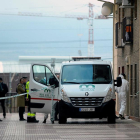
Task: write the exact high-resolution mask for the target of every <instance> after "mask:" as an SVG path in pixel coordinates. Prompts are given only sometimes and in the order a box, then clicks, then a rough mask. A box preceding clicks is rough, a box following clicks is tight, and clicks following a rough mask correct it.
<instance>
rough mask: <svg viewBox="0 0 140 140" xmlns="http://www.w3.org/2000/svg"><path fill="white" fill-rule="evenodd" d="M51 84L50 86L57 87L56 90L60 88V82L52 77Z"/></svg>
mask: <svg viewBox="0 0 140 140" xmlns="http://www.w3.org/2000/svg"><path fill="white" fill-rule="evenodd" d="M49 84H50V85H55V88H56V87H58V86H59V82H58V81H57V79H56V78H55V77H54V76H52V77H51V78H50V79H49Z"/></svg>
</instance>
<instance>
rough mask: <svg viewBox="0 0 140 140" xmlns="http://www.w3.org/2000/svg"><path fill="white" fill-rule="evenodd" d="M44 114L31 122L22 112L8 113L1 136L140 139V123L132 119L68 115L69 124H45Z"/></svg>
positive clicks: (18, 139)
mask: <svg viewBox="0 0 140 140" xmlns="http://www.w3.org/2000/svg"><path fill="white" fill-rule="evenodd" d="M1 116H2V113H0V118H1ZM24 116H25V118H26V114H25V115H24ZM43 118H44V114H39V113H37V119H38V120H39V123H27V122H26V121H19V117H18V113H12V114H10V113H7V116H6V119H3V121H2V122H0V140H55V139H56V140H66V139H68V140H85V139H86V140H93V139H94V140H96V139H98V140H116V139H118V140H135V139H139V140H140V123H139V122H135V121H132V120H117V123H116V124H107V121H106V119H103V120H99V119H86V120H85V119H68V123H67V124H58V122H55V123H54V124H51V121H50V120H47V123H46V124H43V123H42V121H43Z"/></svg>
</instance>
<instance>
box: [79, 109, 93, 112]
mask: <svg viewBox="0 0 140 140" xmlns="http://www.w3.org/2000/svg"><path fill="white" fill-rule="evenodd" d="M79 111H80V112H92V111H95V108H79Z"/></svg>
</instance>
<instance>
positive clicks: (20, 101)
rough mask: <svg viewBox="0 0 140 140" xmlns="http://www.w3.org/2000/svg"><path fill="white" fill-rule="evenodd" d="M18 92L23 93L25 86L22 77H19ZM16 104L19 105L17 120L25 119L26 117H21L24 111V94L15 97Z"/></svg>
mask: <svg viewBox="0 0 140 140" xmlns="http://www.w3.org/2000/svg"><path fill="white" fill-rule="evenodd" d="M17 91H18V94H22V93H25V86H24V80H23V78H21V79H20V83H19V84H18V86H17ZM17 106H18V107H19V120H20V121H26V119H24V118H23V113H24V111H25V96H24V95H22V96H18V97H17Z"/></svg>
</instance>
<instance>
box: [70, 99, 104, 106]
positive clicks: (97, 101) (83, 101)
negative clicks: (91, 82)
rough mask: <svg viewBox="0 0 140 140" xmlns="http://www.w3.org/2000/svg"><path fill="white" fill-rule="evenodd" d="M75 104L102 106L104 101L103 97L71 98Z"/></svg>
mask: <svg viewBox="0 0 140 140" xmlns="http://www.w3.org/2000/svg"><path fill="white" fill-rule="evenodd" d="M70 99H71V102H72V104H73V106H77V107H79V106H100V105H101V104H102V101H103V97H88V98H87V97H79V98H77V97H72V98H70Z"/></svg>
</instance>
